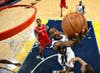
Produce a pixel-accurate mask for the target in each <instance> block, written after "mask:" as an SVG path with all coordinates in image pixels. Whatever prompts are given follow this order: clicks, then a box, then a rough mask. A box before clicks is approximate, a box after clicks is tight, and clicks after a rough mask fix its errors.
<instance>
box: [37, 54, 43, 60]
mask: <svg viewBox="0 0 100 73" xmlns="http://www.w3.org/2000/svg"><path fill="white" fill-rule="evenodd" d="M36 58H37V59H41V60H44V57H41V56H40V55H39V56H37V57H36Z"/></svg>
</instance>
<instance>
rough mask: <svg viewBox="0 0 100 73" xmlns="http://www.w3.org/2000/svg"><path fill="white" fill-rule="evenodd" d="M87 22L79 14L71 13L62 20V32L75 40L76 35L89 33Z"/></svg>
mask: <svg viewBox="0 0 100 73" xmlns="http://www.w3.org/2000/svg"><path fill="white" fill-rule="evenodd" d="M87 27H88V26H87V21H86V19H85V17H84V16H83V15H82V14H80V13H77V12H70V13H69V14H67V15H66V16H65V17H64V18H63V20H62V30H63V32H64V34H65V35H67V36H68V38H75V33H77V34H78V35H79V37H80V36H81V34H86V32H87Z"/></svg>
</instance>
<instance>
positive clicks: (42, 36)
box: [35, 25, 51, 53]
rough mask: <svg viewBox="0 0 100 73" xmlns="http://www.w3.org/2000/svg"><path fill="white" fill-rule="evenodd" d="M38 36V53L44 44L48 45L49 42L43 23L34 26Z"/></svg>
mask: <svg viewBox="0 0 100 73" xmlns="http://www.w3.org/2000/svg"><path fill="white" fill-rule="evenodd" d="M35 30H36V32H37V34H38V36H37V38H38V41H39V43H40V53H41V52H43V50H44V48H45V46H46V45H49V44H50V43H51V42H50V39H49V37H48V34H47V30H46V26H45V25H42V26H41V27H38V26H37V27H36V28H35Z"/></svg>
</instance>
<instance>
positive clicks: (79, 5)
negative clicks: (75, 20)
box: [76, 1, 85, 14]
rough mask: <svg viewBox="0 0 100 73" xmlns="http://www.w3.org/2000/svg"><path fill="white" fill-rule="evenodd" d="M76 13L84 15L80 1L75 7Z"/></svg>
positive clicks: (83, 8)
mask: <svg viewBox="0 0 100 73" xmlns="http://www.w3.org/2000/svg"><path fill="white" fill-rule="evenodd" d="M76 11H77V12H79V13H81V14H85V6H84V5H83V4H82V1H80V2H79V4H78V5H76Z"/></svg>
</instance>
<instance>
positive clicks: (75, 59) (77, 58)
mask: <svg viewBox="0 0 100 73" xmlns="http://www.w3.org/2000/svg"><path fill="white" fill-rule="evenodd" d="M70 62H79V63H80V64H81V65H82V66H83V65H86V64H87V63H86V62H85V61H84V60H83V59H81V58H80V57H76V58H72V59H71V60H70Z"/></svg>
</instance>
